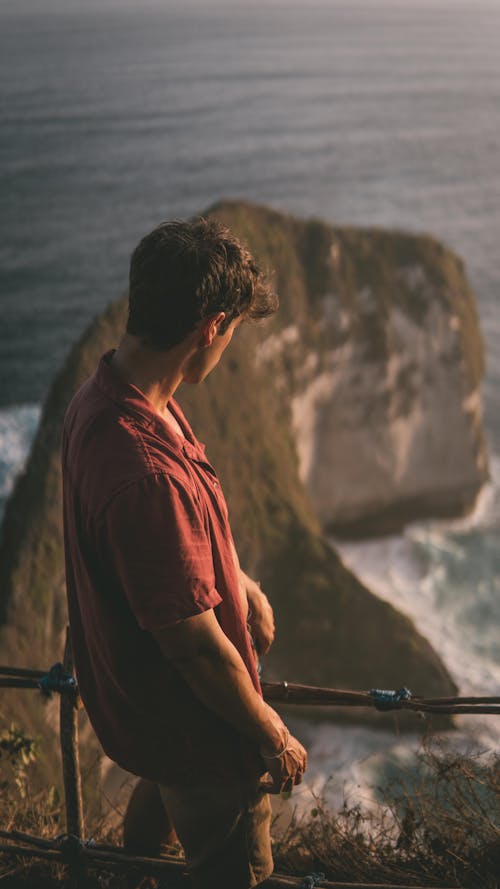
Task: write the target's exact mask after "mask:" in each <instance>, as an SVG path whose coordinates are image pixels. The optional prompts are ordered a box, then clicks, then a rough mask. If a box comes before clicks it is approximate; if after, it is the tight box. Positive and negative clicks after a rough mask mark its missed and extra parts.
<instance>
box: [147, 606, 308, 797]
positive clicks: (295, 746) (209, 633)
mask: <svg viewBox="0 0 500 889" xmlns="http://www.w3.org/2000/svg"><path fill="white" fill-rule="evenodd" d="M151 632H152V635H153V636H154V638H155V639H156V641H157V643H158V645H159V647H160V649H161V651H162V653H163V654H164V655H165V657H166V658H168V660H170V661H171V662H172V663H173V664H174V666H175V667H176V668H177V669H178V670H179V672H180V673H181V675H182V677H183V678H184V679H185V681H186V682H187V683H188V685H189V686H190V688H191V689H192V690H193V692H194V694H195V695H196V696H197V697H198V698H199V700H200V701H202V703H203V704H205V706H206V707H208V708H209V709H210V710H213V711H214V712H215V713H217V714H218V716H220V717H221V718H222V719H225V720H226V721H227V722H229V723H230V724H231V725H232V726H234V728H236V729H237V731H239V732H240V733H241V734H242V735H244V736H245V737H247V738H249V739H250V740H252V741H254V742H255V743H256V744H258V746H259V749H260V752H261V755H262V757H263V759H264V762H265V766H266V768H268V769H269V771H270V772H271V775H272V779H273V780H272V783H271V784H269V785H267V786H266V789H267V790H269V791H270V792H274V793H279V791H280V790H282V789H283V788H284V787H285V786H286V785H288V787H290V786H291V785H292V784H293V783H299V781H300V780H301V779H302V773H303V771H304V770H305V767H306V763H307V754H306V751H305V750H304V748H303V747H302V745H301V744H300V743H299V742H298V741H297V740H295V738H292V737H290V735H289V733H288V730H287V728H286V726H285V725H284V723H283V722H282V720H281V718H280V716H279V715H278V714H277V713H276V711H275V710H273V709H272V707H270V706H269V704H266V702H265V701H264V700H263V699H262V698H261V697H260V695H259V694H258V692H257V691H256V690H255V688H254V686H253V683H252V680H251V678H250V674H249V673H248V670H247V668H246V666H245V663H244V661H243V659H242V658H241V655H240V654H239V652H238V651H237V649H236V648H235V646H234V645H233V643H232V642H231V641H230V639H228V637H227V636H226V634H225V633H224V631H223V630H222V629H221V627H220V625H219V623H218V621H217V618H216V617H215V614H214V612H213V610H212V609H208V610H207V611H204V612H203V613H202V614H197V615H195V616H193V617H190V618H187V619H186V620H183V621H180V622H178V623H176V624H174V625H172V626H170V627H166V628H164V629H161V630H154V631H153V630H152V631H151ZM281 751H282V754H281V755H279V754H280V752H281Z"/></svg>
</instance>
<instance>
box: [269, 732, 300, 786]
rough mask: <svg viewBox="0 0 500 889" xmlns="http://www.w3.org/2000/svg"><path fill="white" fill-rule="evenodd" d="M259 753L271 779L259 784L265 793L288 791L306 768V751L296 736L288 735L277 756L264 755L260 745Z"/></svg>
mask: <svg viewBox="0 0 500 889" xmlns="http://www.w3.org/2000/svg"><path fill="white" fill-rule="evenodd" d="M260 755H261V756H262V759H263V760H264V763H265V766H266V768H267V770H268V772H269V774H270V775H271V781H264V782H263V783H262V785H261V786H262V787H263V788H264V790H266V791H267V793H282V792H290V791H291V790H292V787H293V785H294V784H300V782H301V781H302V775H303V774H304V772H305V770H306V768H307V753H306V751H305V750H304V748H303V746H302V744H301V743H300V742H299V741H297V739H296V738H293V737H292V736H291V735H290V736H289V737H288V742H287V744H286V749H285V750H284V751H283V754H282V755H281V756H279V757H276V756H269V755H268V756H266V751H265V750H264V749H263V748H262V747H261V750H260Z"/></svg>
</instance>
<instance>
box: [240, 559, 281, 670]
mask: <svg viewBox="0 0 500 889" xmlns="http://www.w3.org/2000/svg"><path fill="white" fill-rule="evenodd" d="M240 570H241V569H240ZM241 573H242V575H243V582H244V584H245V590H246V594H247V599H248V608H249V611H248V623H249V625H250V630H251V633H252V638H253V641H254V643H255V648H256V651H257V654H266V653H267V652H268V651H269V649H270V647H271V645H272V642H273V640H274V614H273V609H272V607H271V603H270V602H269V599H268V598H267V596H266V594H265V593H263V592H262V590H261V588H260V586H259V584H258V583H257V582H256V581H255V580H252V578H251V577H249V576H248V574H245V572H244V571H242V572H241Z"/></svg>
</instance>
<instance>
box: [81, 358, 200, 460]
mask: <svg viewBox="0 0 500 889" xmlns="http://www.w3.org/2000/svg"><path fill="white" fill-rule="evenodd" d="M114 353H115V349H110V350H109V351H108V352H105V353H104V355H103V356H102V358H101V360H100V361H99V364H98V366H97V370H96V373H95V381H96V383H97V385H98V386H99V388H100V389H101V390H102V391H103V392H104V393H105V394H106V395H107V396H108V398H110V399H111V400H112V401H114V402H115V404H118V405H119V406H120V407H121V409H122V410H123V411H124V412H125V413H127V414H129V415H130V416H132V417H134V419H135V420H137V421H138V422H139V423H140V425H141V426H143V427H147V428H148V429H151V430H153V431H154V432H156V433H157V434H158V435H160V436H161V437H162V438H166V439H168V442H169V444H171V445H172V447H173V448H175V450H176V451H183V452H184V453H187V454H188V455H189V456H194V452H195V451H196V452H198V449H199V448H200V447H201V449H202V450H204V446H203V445H201V443H200V442H198V441H197V440H196V439H195V437H194V435H193V431H192V429H191V427H190V425H189V423H188V421H187V420H186V418H185V416H184V414H183V412H182V410H181V408H180V407H179V405H178V404H177V402H176V401H175V399H174V398H171V399H170V400H169V402H168V406H169V408H170V409H171V410H172V413H173V415H174V417H175V419H176V420H177V422H178V423H179V426H180V427H181V429H182V431H183V432H184V435H185V440H184V441H183V440H182V439H181V438H180V436H179V435H177V433H176V432H174V430H173V429H172V428H171V427H170V426H169V424H168V423H167V422H166V421H165V420H163V418H162V417H160V415H159V413H158V412H157V411H156V409H155V408H154V406H153V404H152V403H151V401H150V400H149V398H147V397H146V395H144V392H141V390H140V389H138V388H137V386H134V385H133V384H132V383H128V382H127V381H126V380H124V379H123V377H122V376H120V374H119V373H118V372H117V371H116V370H115V368H114V367H113V366H112V364H111V359H112V357H113V355H114Z"/></svg>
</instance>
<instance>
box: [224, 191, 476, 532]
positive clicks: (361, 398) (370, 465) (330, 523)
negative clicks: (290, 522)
mask: <svg viewBox="0 0 500 889" xmlns="http://www.w3.org/2000/svg"><path fill="white" fill-rule="evenodd" d="M215 212H216V215H218V216H221V217H222V218H223V219H224V221H226V222H227V223H228V224H229V225H231V226H232V227H233V228H235V229H236V230H237V231H241V233H242V235H243V236H245V237H246V238H247V240H248V241H249V242H250V245H251V246H252V247H254V249H255V250H256V252H257V253H258V251H259V248H260V249H261V250H262V245H261V244H260V239H259V236H258V234H257V230H258V229H259V228H260V229H262V230H263V231H266V229H267V228H268V227H269V226H271V228H272V229H273V231H274V240H276V230H278V231H279V228H280V226H281V228H282V231H283V232H285V233H286V235H285V236H286V237H287V239H288V242H289V244H290V243H291V244H292V245H293V248H292V249H293V254H294V265H295V272H294V273H295V278H296V281H295V284H294V290H295V305H294V307H293V310H292V311H290V308H291V307H290V305H289V304H287V298H288V292H287V291H289V289H290V282H289V281H288V280H287V269H286V268H281V267H280V259H281V257H282V255H283V252H282V251H280V250H275V253H276V257H277V262H276V260H275V263H274V265H275V267H277V275H278V281H280V279H281V282H282V286H281V288H280V292H281V294H282V312H281V313H280V314H282V315H284V316H285V317H284V320H285V324H283V318H282V319H281V326H280V322H279V321H278V320H277V322H275V326H274V327H272V328H271V329H270V333H269V335H268V337H267V338H266V339H265V340H264V341H263V342H262V343H261V344H260V345H259V346H258V348H257V359H258V361H259V362H260V363H262V364H263V365H264V366H265V367H266V368H267V369H268V372H269V373H272V374H273V375H274V376H275V378H276V379H277V381H278V384H279V385H280V386H281V388H282V390H283V393H284V394H285V395H286V396H287V397H288V398H289V400H290V407H291V415H292V426H293V430H294V434H295V439H296V446H297V452H298V456H299V464H300V477H301V479H302V481H303V482H304V483H305V485H306V488H307V490H308V492H309V494H310V496H311V499H312V502H313V505H314V508H315V511H316V513H317V515H318V516H319V518H320V520H321V523H322V525H323V527H324V528H325V529H327V530H329V531H334V532H335V533H337V534H344V535H347V536H357V535H371V534H375V535H376V534H380V533H386V532H388V531H394V530H397V529H399V528H401V527H402V526H403V525H404V524H405V523H406V522H407V521H410V520H414V519H418V518H422V517H436V516H457V515H463V514H464V513H466V512H467V511H469V510H471V509H472V507H473V506H474V503H475V500H476V497H477V494H478V493H479V491H480V489H481V487H482V485H483V484H484V482H485V481H486V480H487V478H488V463H487V455H486V449H485V444H484V437H483V429H482V405H481V394H480V389H479V386H480V381H481V376H482V367H483V343H482V338H481V333H480V330H479V324H478V319H477V315H476V310H475V303H474V298H473V295H472V293H471V292H470V289H469V286H468V283H467V280H466V277H465V273H464V270H463V266H462V263H461V261H460V259H459V258H458V257H456V256H454V255H453V254H452V253H451V252H450V251H447V250H446V249H445V248H444V247H442V245H440V244H439V243H438V242H436V241H434V240H433V239H432V238H429V237H425V236H413V235H403V234H401V233H396V232H392V233H391V232H381V231H362V230H360V231H357V232H355V231H353V230H343V229H335V228H333V227H330V226H327V225H325V224H322V223H318V222H314V223H307V222H304V223H300V222H298V221H293V222H292V221H291V220H290V219H289V217H281V220H280V219H279V218H278V217H277V216H276V214H272V216H271V218H270V211H268V210H266V209H264V208H253V210H252V212H253V214H254V215H253V217H251V219H250V221H249V220H245V224H243V222H242V221H241V216H240V212H239V208H238V206H237V205H231V204H228V205H222V206H219V207H218V208H216V211H215ZM311 226H313V230H312V233H313V235H314V244H315V248H314V250H310V251H309V252H308V251H307V247H304V243H306V245H307V243H308V242H309V244H311V243H312V240H313V239H312V234H311ZM265 258H266V259H268V261H269V262H270V263H271V262H272V257H271V255H267V256H265ZM284 262H286V263H287V264H288V265H290V256H289V255H288V256H285V257H284ZM311 266H312V267H311ZM283 283H284V285H285V286H283ZM283 304H284V305H283ZM286 322H289V323H286Z"/></svg>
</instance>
